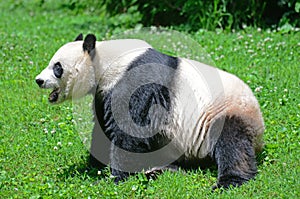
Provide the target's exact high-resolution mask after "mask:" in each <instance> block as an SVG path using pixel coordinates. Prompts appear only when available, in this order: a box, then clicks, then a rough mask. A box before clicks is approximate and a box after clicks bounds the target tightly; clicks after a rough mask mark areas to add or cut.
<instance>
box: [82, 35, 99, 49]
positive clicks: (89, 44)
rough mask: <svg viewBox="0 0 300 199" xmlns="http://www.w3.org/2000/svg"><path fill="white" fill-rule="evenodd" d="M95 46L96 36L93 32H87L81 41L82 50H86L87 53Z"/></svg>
mask: <svg viewBox="0 0 300 199" xmlns="http://www.w3.org/2000/svg"><path fill="white" fill-rule="evenodd" d="M95 46H96V36H95V35H93V34H88V35H87V36H86V37H85V39H84V42H83V50H84V51H87V52H88V53H89V54H90V53H91V52H92V51H93V50H94V49H95Z"/></svg>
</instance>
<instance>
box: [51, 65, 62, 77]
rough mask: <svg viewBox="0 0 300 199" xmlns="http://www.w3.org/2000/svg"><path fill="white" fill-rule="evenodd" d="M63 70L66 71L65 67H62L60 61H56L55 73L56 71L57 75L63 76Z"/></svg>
mask: <svg viewBox="0 0 300 199" xmlns="http://www.w3.org/2000/svg"><path fill="white" fill-rule="evenodd" d="M63 72H64V69H63V68H62V66H61V64H60V62H57V63H55V64H54V67H53V73H54V75H55V77H57V78H61V76H62V74H63Z"/></svg>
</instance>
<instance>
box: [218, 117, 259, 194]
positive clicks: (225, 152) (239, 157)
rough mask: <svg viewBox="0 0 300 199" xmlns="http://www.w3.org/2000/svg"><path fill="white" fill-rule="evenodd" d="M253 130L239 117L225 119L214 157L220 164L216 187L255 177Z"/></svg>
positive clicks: (237, 184) (242, 181)
mask: <svg viewBox="0 0 300 199" xmlns="http://www.w3.org/2000/svg"><path fill="white" fill-rule="evenodd" d="M253 135H254V133H253V131H252V130H251V128H249V127H247V126H246V125H245V124H244V122H243V121H242V120H241V119H240V118H238V117H227V118H226V119H225V123H224V127H223V130H222V133H221V135H220V137H219V139H218V141H217V143H216V145H215V150H214V159H215V161H216V163H217V166H218V182H217V185H216V186H215V187H213V189H215V188H220V187H223V188H228V187H229V186H230V185H232V186H234V187H236V186H240V185H242V184H243V183H245V182H247V181H249V180H250V179H252V178H254V176H255V174H256V173H257V167H256V160H255V152H254V148H253V145H252V141H253Z"/></svg>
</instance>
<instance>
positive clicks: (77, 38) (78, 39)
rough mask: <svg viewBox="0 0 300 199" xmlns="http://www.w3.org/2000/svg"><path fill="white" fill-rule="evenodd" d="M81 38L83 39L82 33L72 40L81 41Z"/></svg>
mask: <svg viewBox="0 0 300 199" xmlns="http://www.w3.org/2000/svg"><path fill="white" fill-rule="evenodd" d="M82 40H83V35H82V33H80V34H79V35H78V36H77V37H76V39H75V40H74V41H82Z"/></svg>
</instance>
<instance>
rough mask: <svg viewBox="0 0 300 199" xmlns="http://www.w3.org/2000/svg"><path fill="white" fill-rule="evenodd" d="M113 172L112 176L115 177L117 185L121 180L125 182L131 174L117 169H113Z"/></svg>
mask: <svg viewBox="0 0 300 199" xmlns="http://www.w3.org/2000/svg"><path fill="white" fill-rule="evenodd" d="M111 174H112V178H114V183H115V184H116V185H117V184H119V183H121V182H124V181H125V180H126V179H127V178H128V176H129V173H128V172H123V171H118V170H115V169H112V171H111Z"/></svg>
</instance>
